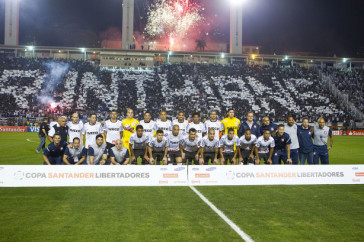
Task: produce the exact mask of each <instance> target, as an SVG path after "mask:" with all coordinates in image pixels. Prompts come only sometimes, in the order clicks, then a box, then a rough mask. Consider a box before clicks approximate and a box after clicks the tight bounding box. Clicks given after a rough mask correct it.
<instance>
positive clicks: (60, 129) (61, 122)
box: [48, 116, 69, 142]
mask: <svg viewBox="0 0 364 242" xmlns="http://www.w3.org/2000/svg"><path fill="white" fill-rule="evenodd" d="M68 131H69V130H68V126H67V118H66V117H65V116H62V117H59V118H58V123H57V124H55V125H53V126H52V127H50V130H49V133H48V140H49V141H50V142H53V136H54V134H56V133H57V134H59V135H61V141H62V142H67V139H68Z"/></svg>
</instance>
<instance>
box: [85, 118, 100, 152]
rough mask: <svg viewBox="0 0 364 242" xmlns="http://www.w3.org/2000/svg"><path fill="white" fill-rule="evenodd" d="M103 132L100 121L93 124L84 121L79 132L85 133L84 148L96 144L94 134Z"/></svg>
mask: <svg viewBox="0 0 364 242" xmlns="http://www.w3.org/2000/svg"><path fill="white" fill-rule="evenodd" d="M103 132H104V129H103V127H102V124H101V123H99V122H96V123H95V124H94V125H91V124H90V123H89V122H88V123H86V124H85V125H84V126H83V129H82V132H81V133H82V134H86V144H85V148H86V149H88V148H89V147H90V146H93V145H96V136H97V135H98V134H102V133H103Z"/></svg>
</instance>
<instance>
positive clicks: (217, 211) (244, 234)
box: [190, 186, 254, 242]
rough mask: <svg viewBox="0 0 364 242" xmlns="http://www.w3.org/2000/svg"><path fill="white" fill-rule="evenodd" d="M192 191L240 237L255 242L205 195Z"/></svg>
mask: <svg viewBox="0 0 364 242" xmlns="http://www.w3.org/2000/svg"><path fill="white" fill-rule="evenodd" d="M190 188H191V189H192V191H194V192H195V193H196V194H197V196H199V197H200V198H201V199H202V201H204V202H205V203H206V204H207V205H209V207H210V208H211V209H212V210H213V211H214V212H215V213H217V215H219V216H220V218H222V219H223V220H224V221H225V222H226V223H227V224H228V225H229V226H230V227H231V228H232V229H233V230H234V231H235V232H236V233H238V235H239V236H240V237H241V238H242V239H243V240H245V241H247V242H253V241H254V240H253V239H252V238H251V237H250V236H249V235H247V234H246V233H245V232H244V231H243V230H241V229H240V228H239V227H238V226H237V225H236V224H235V223H234V222H233V221H231V220H230V219H229V218H228V217H227V216H226V215H225V214H224V213H223V212H222V211H220V210H219V209H218V208H217V207H216V206H215V205H214V204H213V203H212V202H210V201H209V200H208V199H207V198H206V197H205V196H204V195H202V194H201V193H200V192H199V191H198V190H197V189H196V188H195V187H193V186H190Z"/></svg>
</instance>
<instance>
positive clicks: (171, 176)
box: [163, 173, 178, 178]
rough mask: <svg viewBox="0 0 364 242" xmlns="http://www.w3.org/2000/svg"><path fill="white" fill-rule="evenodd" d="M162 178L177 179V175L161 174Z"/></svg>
mask: <svg viewBox="0 0 364 242" xmlns="http://www.w3.org/2000/svg"><path fill="white" fill-rule="evenodd" d="M163 178H178V173H163Z"/></svg>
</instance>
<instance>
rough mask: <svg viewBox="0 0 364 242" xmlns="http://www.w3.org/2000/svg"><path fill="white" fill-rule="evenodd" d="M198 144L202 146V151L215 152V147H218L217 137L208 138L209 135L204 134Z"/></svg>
mask: <svg viewBox="0 0 364 242" xmlns="http://www.w3.org/2000/svg"><path fill="white" fill-rule="evenodd" d="M200 146H201V147H203V152H204V153H215V151H216V149H218V148H220V146H219V139H216V138H214V139H213V140H209V137H208V136H207V135H206V136H205V137H203V138H202V140H201V143H200Z"/></svg>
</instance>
